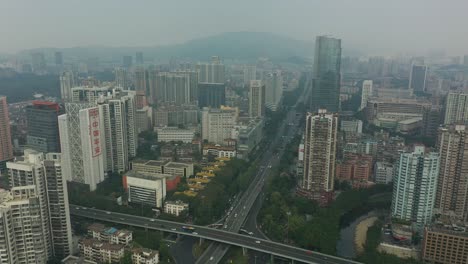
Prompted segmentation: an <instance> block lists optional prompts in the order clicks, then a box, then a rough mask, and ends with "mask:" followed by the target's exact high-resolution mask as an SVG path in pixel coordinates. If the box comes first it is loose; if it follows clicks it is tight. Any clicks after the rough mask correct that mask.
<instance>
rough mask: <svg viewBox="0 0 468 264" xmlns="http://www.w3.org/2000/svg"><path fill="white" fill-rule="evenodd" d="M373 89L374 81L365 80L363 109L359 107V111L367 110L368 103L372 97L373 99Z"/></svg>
mask: <svg viewBox="0 0 468 264" xmlns="http://www.w3.org/2000/svg"><path fill="white" fill-rule="evenodd" d="M372 87H373V82H372V80H365V81H364V82H363V83H362V94H361V107H359V110H362V109H364V108H366V106H367V101H368V100H369V98H370V97H372Z"/></svg>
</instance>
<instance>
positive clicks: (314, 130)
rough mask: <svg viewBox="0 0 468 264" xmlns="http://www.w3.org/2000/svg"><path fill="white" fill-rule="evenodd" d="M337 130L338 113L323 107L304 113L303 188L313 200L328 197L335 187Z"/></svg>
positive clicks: (322, 199)
mask: <svg viewBox="0 0 468 264" xmlns="http://www.w3.org/2000/svg"><path fill="white" fill-rule="evenodd" d="M337 132H338V115H337V114H335V113H328V112H327V111H326V110H324V109H320V110H319V111H318V113H317V114H313V113H308V114H307V117H306V128H305V139H304V145H305V148H304V178H303V181H302V188H303V189H305V190H307V191H309V192H310V193H311V195H312V199H313V200H316V201H324V200H328V198H327V197H328V196H329V195H328V194H329V193H331V192H332V191H333V189H334V179H335V163H336V141H337Z"/></svg>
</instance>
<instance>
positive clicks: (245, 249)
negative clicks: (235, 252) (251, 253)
mask: <svg viewBox="0 0 468 264" xmlns="http://www.w3.org/2000/svg"><path fill="white" fill-rule="evenodd" d="M242 256H244V257H245V256H247V248H245V247H243V248H242Z"/></svg>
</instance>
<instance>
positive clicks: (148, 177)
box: [123, 170, 171, 208]
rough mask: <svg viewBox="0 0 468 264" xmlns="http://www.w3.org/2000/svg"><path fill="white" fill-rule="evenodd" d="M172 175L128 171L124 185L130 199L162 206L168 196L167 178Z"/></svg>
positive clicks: (137, 202)
mask: <svg viewBox="0 0 468 264" xmlns="http://www.w3.org/2000/svg"><path fill="white" fill-rule="evenodd" d="M167 177H171V175H167V174H166V175H164V174H160V173H154V174H151V173H141V172H138V171H135V170H132V171H128V172H127V173H125V175H124V176H123V187H124V189H125V191H126V192H127V194H128V201H129V202H131V203H136V204H145V205H149V206H153V207H159V208H161V207H162V206H163V200H164V198H165V197H166V178H167Z"/></svg>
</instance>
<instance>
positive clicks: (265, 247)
mask: <svg viewBox="0 0 468 264" xmlns="http://www.w3.org/2000/svg"><path fill="white" fill-rule="evenodd" d="M70 213H71V214H72V215H75V216H80V217H86V218H91V219H95V220H100V221H107V222H111V223H117V224H122V225H128V226H135V227H141V228H146V229H151V230H161V231H165V232H171V233H176V234H181V235H187V236H193V237H197V238H202V239H207V240H212V241H216V242H219V243H222V244H223V245H221V247H223V246H224V247H225V248H227V245H234V246H239V247H243V248H246V249H251V250H256V251H260V252H264V253H267V254H271V255H274V256H279V257H283V258H287V259H291V260H294V261H299V262H303V263H325V264H344V263H358V262H354V261H350V260H347V259H342V258H338V257H333V256H328V255H325V254H321V253H318V252H313V251H309V250H305V249H301V248H296V247H291V246H288V245H284V244H281V243H277V242H273V241H268V240H263V239H259V238H255V237H252V236H247V235H241V234H236V233H232V232H228V231H224V230H218V229H214V228H210V227H205V226H195V225H190V226H191V227H193V228H194V230H193V231H189V232H188V231H186V230H184V229H183V226H186V225H187V224H183V223H177V222H171V221H164V220H158V219H153V218H147V217H141V216H135V215H128V214H121V213H115V212H108V211H104V210H98V209H92V208H86V207H81V206H76V205H70ZM206 263H215V262H214V257H213V258H211V256H210V257H209V258H208V260H207V262H206Z"/></svg>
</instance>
